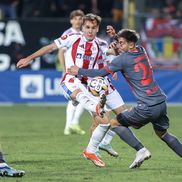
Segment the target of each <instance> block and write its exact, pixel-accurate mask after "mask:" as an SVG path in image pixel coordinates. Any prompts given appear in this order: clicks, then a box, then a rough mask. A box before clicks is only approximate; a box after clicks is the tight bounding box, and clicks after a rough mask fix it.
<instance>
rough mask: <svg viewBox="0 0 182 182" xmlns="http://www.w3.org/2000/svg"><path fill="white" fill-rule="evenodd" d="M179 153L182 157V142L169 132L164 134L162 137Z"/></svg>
mask: <svg viewBox="0 0 182 182" xmlns="http://www.w3.org/2000/svg"><path fill="white" fill-rule="evenodd" d="M161 139H162V140H163V141H164V142H165V143H166V144H167V145H168V146H169V147H170V148H171V149H172V150H173V151H174V152H175V153H176V154H177V155H179V156H180V157H182V143H181V142H180V141H179V140H178V139H177V138H176V137H175V136H174V135H171V134H169V133H166V134H164V136H163V137H162V138H161Z"/></svg>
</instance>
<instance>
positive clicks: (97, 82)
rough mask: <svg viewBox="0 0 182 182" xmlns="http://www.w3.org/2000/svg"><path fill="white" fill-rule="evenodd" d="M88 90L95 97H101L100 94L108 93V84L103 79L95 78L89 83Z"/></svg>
mask: <svg viewBox="0 0 182 182" xmlns="http://www.w3.org/2000/svg"><path fill="white" fill-rule="evenodd" d="M88 90H89V92H91V93H92V95H94V96H100V94H103V93H106V92H107V91H108V86H107V82H106V81H105V79H104V78H103V77H100V76H98V77H94V78H92V79H91V80H89V81H88Z"/></svg>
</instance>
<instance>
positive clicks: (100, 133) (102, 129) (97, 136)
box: [83, 124, 110, 167]
mask: <svg viewBox="0 0 182 182" xmlns="http://www.w3.org/2000/svg"><path fill="white" fill-rule="evenodd" d="M109 127H110V124H99V125H98V126H97V127H96V129H95V130H94V131H93V133H92V136H91V138H90V141H89V144H88V146H87V148H86V150H84V151H83V156H84V157H85V158H87V159H89V160H91V161H92V162H93V163H94V164H95V165H97V166H99V167H104V166H105V164H104V162H103V161H102V160H100V159H99V157H98V156H97V155H96V154H95V152H96V151H97V148H98V145H99V143H100V142H101V140H102V139H103V137H104V135H105V133H106V132H107V130H108V129H109Z"/></svg>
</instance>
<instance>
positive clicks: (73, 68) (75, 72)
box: [67, 65, 79, 75]
mask: <svg viewBox="0 0 182 182" xmlns="http://www.w3.org/2000/svg"><path fill="white" fill-rule="evenodd" d="M78 70H79V67H78V66H76V65H74V66H71V67H70V68H68V69H67V71H68V73H69V74H70V75H78Z"/></svg>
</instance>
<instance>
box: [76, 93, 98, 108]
mask: <svg viewBox="0 0 182 182" xmlns="http://www.w3.org/2000/svg"><path fill="white" fill-rule="evenodd" d="M76 100H77V101H78V102H79V103H81V104H82V106H83V107H84V108H85V109H86V110H88V111H91V112H96V106H97V104H96V103H95V101H94V100H92V99H91V98H90V97H89V96H87V95H86V94H85V93H83V92H79V93H78V94H77V95H76Z"/></svg>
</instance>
